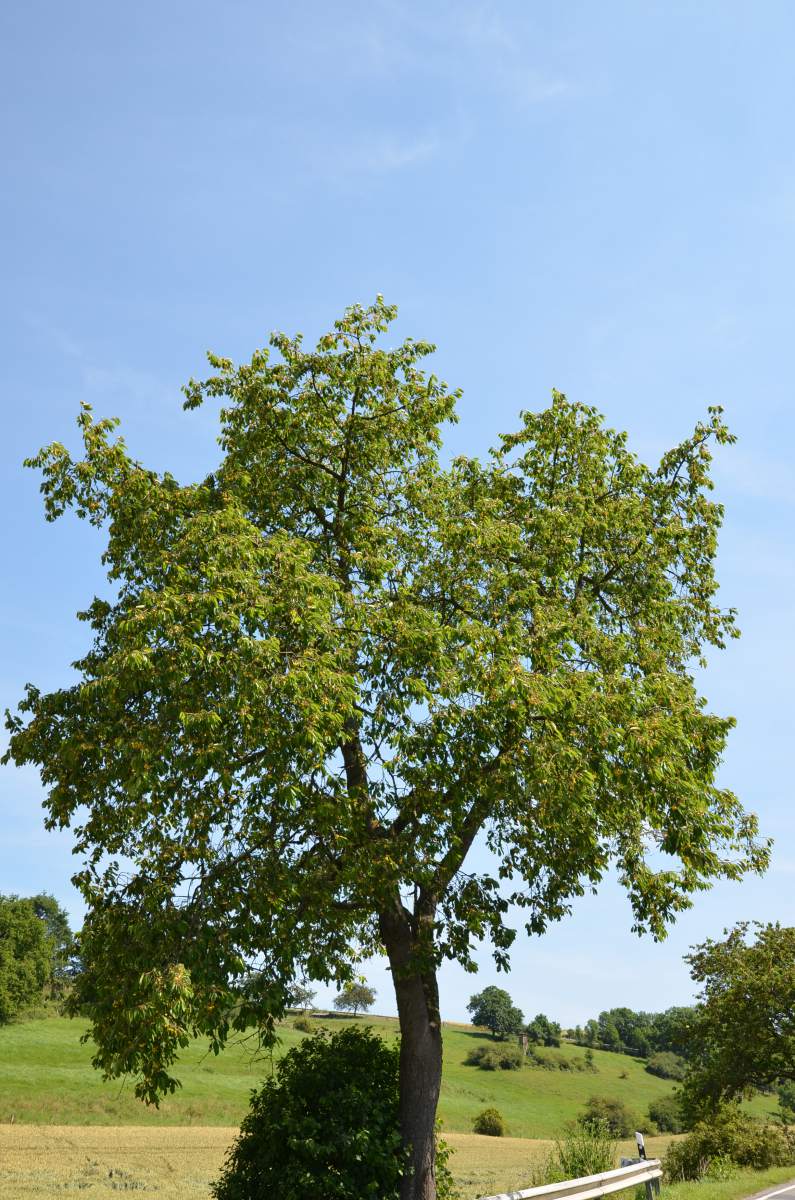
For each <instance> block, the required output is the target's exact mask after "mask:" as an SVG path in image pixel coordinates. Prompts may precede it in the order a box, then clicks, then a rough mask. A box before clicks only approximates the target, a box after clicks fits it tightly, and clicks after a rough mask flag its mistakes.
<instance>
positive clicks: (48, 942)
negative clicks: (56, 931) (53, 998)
mask: <svg viewBox="0 0 795 1200" xmlns="http://www.w3.org/2000/svg"><path fill="white" fill-rule="evenodd" d="M53 951H54V942H53V939H52V938H51V937H50V935H49V933H48V931H47V926H46V924H45V923H44V921H42V920H40V919H39V917H38V915H37V913H36V909H35V906H34V903H33V901H32V900H30V899H20V898H19V896H0V1025H4V1024H6V1022H8V1021H10V1020H11V1019H12V1018H13V1017H16V1016H17V1015H18V1014H19V1013H21V1012H24V1010H25V1009H26V1008H28V1007H30V1005H32V1004H34V1003H35V1002H36V1001H37V1000H39V999H41V996H42V993H43V991H44V988H45V985H46V984H47V983H48V982H49V980H50V978H51V976H52V969H53Z"/></svg>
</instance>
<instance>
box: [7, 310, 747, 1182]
mask: <svg viewBox="0 0 795 1200" xmlns="http://www.w3.org/2000/svg"><path fill="white" fill-rule="evenodd" d="M394 316H395V310H394V309H393V308H391V307H389V306H388V305H386V304H384V302H383V301H382V300H381V299H379V300H378V301H377V302H376V303H375V305H373V306H372V307H370V308H361V307H358V306H357V307H354V308H351V309H349V310H348V311H347V312H346V313H345V315H344V316H343V317H342V319H341V320H339V321H338V322H337V323H336V324H335V327H334V329H333V331H332V332H331V333H329V334H327V335H326V336H324V337H322V338H321V339H320V341H319V343H318V345H317V347H316V348H315V349H314V350H306V349H305V348H304V346H303V344H302V341H301V339H300V338H294V339H291V338H289V337H287V336H285V335H282V334H277V335H274V336H273V337H272V338H271V348H272V350H274V351H276V352H277V353H276V355H273V356H272V355H271V354H270V352H269V351H267V350H260V351H257V352H256V353H255V354H254V356H253V358H252V360H251V362H250V363H247V364H245V365H243V366H239V367H237V366H235V365H234V364H233V363H232V362H231V361H230V360H228V359H225V358H219V357H215V356H211V358H210V363H211V367H212V370H213V374H212V375H211V376H210V378H208V379H207V380H206V381H204V382H195V381H194V382H191V383H190V384H189V385H188V387H187V389H186V391H187V400H186V407H187V408H195V407H196V406H197V405H199V404H201V403H202V401H203V400H204V399H205V397H211V398H214V399H215V398H217V399H219V400H220V401H221V403H222V407H221V417H220V419H221V435H220V446H221V457H220V462H219V464H218V468H217V470H216V471H214V472H213V473H212V474H211V475H209V476H208V477H207V478H206V479H204V480H202V481H201V482H199V483H195V484H187V485H180V484H179V483H178V482H177V480H176V479H174V478H173V476H171V475H169V474H165V475H158V474H157V473H156V472H154V471H152V470H149V469H147V468H145V467H143V466H142V465H141V464H140V463H138V462H136V461H135V460H134V459H133V458H132V457H131V456H130V454H129V453H128V451H127V449H126V447H125V445H124V443H123V442H122V441H121V440H114V425H115V422H114V421H111V420H100V421H95V420H94V419H93V417H92V414H91V412H90V410H89V409H84V410H83V411H82V414H81V416H80V419H79V421H80V428H81V432H82V436H83V443H84V452H83V456H82V457H78V458H73V457H72V455H71V454H70V453H69V451H68V450H67V449H66V448H65V447H64V446H62V445H60V444H53V445H51V446H49V447H47V448H46V449H44V450H42V451H41V452H40V453H39V454H38V455H37V456H36V458H34V459H33V460H32V465H34V466H36V467H38V468H40V469H41V470H42V472H43V477H44V478H43V484H42V490H43V494H44V503H45V507H46V513H47V516H48V518H49V519H50V520H52V519H55V518H56V517H59V516H60V515H61V514H62V513H63V512H64V510H65V509H67V508H73V509H74V510H75V511H76V512H77V514H78V515H79V516H81V517H83V518H85V519H87V520H89V521H90V522H92V524H94V525H96V526H98V527H101V528H103V529H104V530H106V532H107V546H106V550H105V555H104V561H105V563H106V564H107V568H108V573H109V578H110V582H111V585H112V592H111V595H110V597H109V598H107V599H94V600H93V601H92V602H91V603H90V604H89V606H88V608H87V609H86V611H85V613H83V614H82V617H83V619H84V620H85V621H87V622H88V624H89V625H90V627H91V630H92V632H93V644H92V646H91V648H90V649H89V650H88V652H87V653H86V654H85V656H84V657H83V658H82V659H81V660H80V662H79V663H78V664H77V671H78V672H79V675H80V679H79V681H78V682H76V683H75V684H73V685H70V686H68V687H64V688H62V689H59V690H57V691H55V692H52V693H49V694H45V693H42V692H41V691H39V690H38V689H37V688H35V687H29V688H28V691H27V694H26V696H25V698H24V700H23V702H22V704H21V711H20V712H19V713H18V714H17V715H15V716H12V717H10V718H9V724H10V731H11V741H10V749H9V752H8V753H9V756H10V757H11V758H13V759H14V760H15V761H16V762H17V763H20V764H23V763H36V764H38V765H39V767H40V769H41V774H42V778H43V781H44V783H45V785H46V787H47V789H48V797H47V806H48V810H49V815H48V823H49V825H50V826H52V827H65V826H70V825H73V824H74V827H75V834H76V842H77V849H78V851H79V852H81V853H82V854H83V855H84V856H85V867H84V869H83V870H82V871H81V872H80V873H79V874H78V875H77V877H76V880H77V884H78V886H79V888H80V889H81V891H82V893H83V896H84V898H85V900H86V904H87V907H88V915H87V918H86V923H85V927H84V930H83V932H82V935H81V954H82V958H83V964H84V971H83V974H82V976H81V980H80V988H79V993H78V995H79V996H82V998H83V1002H84V1004H85V1005H86V1006H87V1008H88V1011H89V1012H90V1013H91V1019H92V1036H93V1037H94V1039H95V1041H96V1047H97V1049H96V1055H95V1062H96V1064H97V1065H98V1066H99V1067H101V1068H103V1070H105V1071H106V1072H107V1073H109V1074H111V1075H116V1074H120V1073H122V1072H126V1071H135V1072H137V1073H139V1083H138V1085H137V1087H138V1092H139V1094H140V1095H142V1096H144V1097H146V1098H148V1099H150V1100H154V1099H156V1098H157V1097H158V1096H160V1095H161V1094H162V1093H163V1092H164V1091H167V1090H168V1089H170V1088H173V1087H174V1086H175V1084H174V1079H173V1077H172V1075H171V1073H170V1067H171V1064H172V1063H173V1061H174V1058H175V1055H176V1054H177V1051H178V1050H179V1047H180V1046H182V1045H185V1044H186V1043H187V1041H188V1039H189V1038H190V1037H191V1036H193V1034H194V1033H203V1034H206V1035H208V1036H209V1037H210V1039H211V1042H212V1044H213V1046H214V1047H216V1048H217V1047H219V1046H220V1045H221V1044H222V1043H223V1041H224V1039H225V1038H226V1036H227V1035H228V1033H229V1030H230V1023H243V1022H247V1021H249V1020H251V1019H253V1018H256V1019H258V1020H259V1021H260V1022H261V1023H262V1024H263V1026H266V1027H267V1022H268V1019H269V1017H270V1016H272V1014H273V1013H275V1012H278V1011H279V1010H280V1006H281V1005H282V1004H283V1003H284V997H285V994H286V993H287V992H288V991H289V986H290V983H291V982H292V980H293V979H294V978H295V977H296V976H301V975H302V974H303V973H306V974H307V975H308V976H310V977H311V978H313V979H317V980H319V981H328V980H336V981H337V982H340V983H344V982H346V981H347V980H349V979H350V978H352V976H353V974H354V971H355V967H356V963H357V962H358V961H359V959H360V957H361V955H362V954H363V953H369V952H373V951H384V952H385V953H386V955H387V956H388V959H389V963H390V966H391V970H392V976H393V980H394V986H395V991H396V996H397V1006H398V1012H399V1016H400V1027H401V1034H402V1038H401V1060H400V1068H401V1122H402V1132H403V1136H404V1139H405V1141H406V1143H407V1144H408V1145H410V1147H411V1162H412V1166H413V1174H412V1177H411V1179H408V1180H407V1181H406V1183H405V1186H404V1196H405V1197H412V1200H429V1198H431V1197H433V1195H434V1190H435V1184H434V1149H433V1145H434V1139H433V1122H434V1114H435V1110H436V1104H437V1099H438V1095H439V1086H440V1079H441V1062H442V1038H441V1019H440V1013H439V1001H438V990H437V983H436V972H437V968H438V966H439V963H440V962H441V961H442V960H443V959H445V958H454V959H457V960H458V961H459V962H461V963H463V964H464V965H472V962H473V960H472V952H473V944H474V943H475V942H476V941H477V940H478V939H480V938H483V937H486V936H488V937H489V938H490V939H491V942H492V945H493V948H494V954H495V956H496V960H497V963H498V965H499V966H500V967H505V966H507V964H508V958H509V949H510V946H511V943H512V942H513V940H514V936H515V931H514V930H513V929H512V928H510V927H509V926H508V924H507V923H506V915H507V914H508V911H509V908H510V906H511V905H518V906H520V907H521V908H523V909H524V910H525V915H526V925H527V928H528V930H529V931H531V932H533V933H540V932H542V931H543V930H544V929H545V928H546V926H547V924H548V923H549V922H550V921H554V920H557V919H559V918H560V917H562V916H564V915H565V914H566V913H567V912H568V911H569V907H570V903H571V901H572V898H573V897H576V896H579V895H581V894H582V893H583V892H584V891H585V890H587V889H591V888H593V887H594V886H595V885H596V884H597V883H598V882H599V880H600V879H601V878H602V876H603V875H604V873H605V871H606V870H607V869H608V866H609V865H610V864H611V862H614V863H616V864H617V869H618V875H619V878H620V879H621V881H622V882H623V884H624V887H625V888H626V891H627V893H628V895H629V899H630V902H631V905H632V909H633V912H634V928H635V929H636V930H638V931H644V930H650V931H651V932H652V934H653V935H654V936H656V937H662V936H663V934H664V932H665V928H666V925H667V923H668V922H669V921H670V920H672V919H673V918H674V917H675V915H676V913H677V912H679V911H680V910H681V909H683V908H685V907H687V905H688V904H689V903H690V896H691V894H692V893H694V892H697V891H698V890H699V889H701V888H703V887H705V886H707V885H708V884H709V882H710V880H712V879H714V878H716V877H719V876H727V877H730V878H737V877H739V876H741V875H742V874H743V873H744V872H745V871H747V870H749V869H761V868H762V867H763V866H764V864H765V861H766V848H765V846H763V845H760V844H758V843H757V839H756V833H757V828H756V823H755V821H754V819H753V818H752V817H751V816H748V815H747V814H746V813H745V812H744V811H743V809H742V808H741V806H740V804H739V802H738V800H737V799H736V798H735V796H734V795H733V794H732V793H731V792H729V791H726V790H725V789H723V788H720V787H718V786H717V785H716V782H715V772H716V768H717V765H718V762H719V760H720V757H721V753H722V751H723V747H724V744H725V741H726V736H727V733H728V731H729V729H730V727H731V724H732V722H731V720H730V719H728V718H725V717H720V716H715V715H713V714H711V713H709V712H708V711H707V709H706V706H705V702H704V701H703V699H701V697H700V695H699V692H698V690H697V688H696V686H695V683H694V680H693V676H692V669H693V664H694V663H695V662H697V661H698V660H699V659H701V658H702V656H703V652H704V648H705V646H707V645H712V646H722V645H723V644H724V639H725V638H726V636H728V635H730V634H732V632H733V617H732V614H731V613H725V612H722V611H720V610H719V608H718V607H717V604H716V587H717V584H716V580H715V576H714V572H713V558H714V554H715V548H716V536H717V530H718V527H719V525H720V520H721V508H720V506H719V505H717V504H715V503H714V502H713V501H712V500H711V499H710V498H709V487H710V482H709V463H710V445H711V443H713V442H715V441H717V442H719V443H720V442H727V441H729V440H730V436H729V434H728V433H727V431H726V428H725V427H724V425H723V423H722V421H721V417H720V413H719V411H717V410H715V411H712V412H711V414H710V417H709V420H708V421H707V422H706V423H705V424H699V425H698V426H697V427H696V429H695V432H694V433H693V435H692V436H690V437H688V438H686V439H685V440H684V441H683V442H682V443H681V444H680V445H678V446H676V447H674V448H673V449H672V450H670V451H669V452H668V453H666V454H665V455H664V456H663V458H662V460H661V462H660V464H659V466H657V467H651V468H650V467H647V466H645V465H644V464H643V463H641V462H640V461H639V460H638V459H637V458H636V457H635V456H634V455H633V454H632V453H630V452H629V450H628V449H627V446H626V437H625V436H624V435H623V434H619V433H615V432H613V431H612V430H610V429H608V428H606V427H605V426H604V424H603V422H602V419H601V418H600V416H599V414H598V413H597V412H596V411H595V410H594V409H592V408H588V407H585V406H583V405H581V404H577V403H570V402H569V401H568V400H567V399H566V398H565V397H564V396H562V395H559V394H557V393H556V394H554V396H553V401H552V403H551V405H550V406H549V407H548V408H545V409H543V410H542V411H540V412H525V413H523V414H522V417H521V421H520V424H519V429H518V431H517V432H516V433H513V434H510V435H508V436H504V437H502V438H501V439H500V444H499V445H498V447H497V448H496V449H495V450H494V451H493V452H492V454H491V456H490V457H489V458H488V460H487V461H485V462H481V461H479V460H478V459H474V458H459V459H456V460H455V461H454V462H453V463H452V464H451V465H450V466H448V467H443V466H442V465H440V463H439V461H438V457H437V452H438V449H439V446H440V429H441V426H442V425H443V423H444V422H446V421H449V420H451V419H453V416H454V406H455V400H456V393H454V392H451V391H450V390H449V389H448V388H447V386H446V385H445V384H444V383H442V382H440V381H439V380H437V379H436V378H435V377H434V376H433V375H430V376H429V375H426V374H425V373H424V372H423V371H422V369H421V367H422V360H423V359H424V358H425V357H426V355H428V354H429V353H430V352H431V350H432V347H431V346H430V345H428V344H427V343H425V342H415V341H411V340H408V341H405V342H404V343H403V344H402V345H399V346H397V348H395V349H383V348H381V346H380V344H379V335H382V334H383V333H384V332H385V331H386V329H387V326H388V325H389V322H390V321H391V320H392V319H393V318H394ZM478 838H480V839H481V841H482V843H483V845H484V846H486V847H488V849H489V851H490V856H489V857H488V863H489V864H491V865H486V866H480V867H478V868H476V867H474V866H473V865H472V864H471V863H470V862H468V855H469V852H470V850H471V848H472V846H473V843H474V842H475V840H476V839H478ZM661 852H662V855H663V856H664V857H661ZM117 856H124V858H125V862H124V866H123V867H122V866H120V865H118V863H117V862H116V858H117ZM484 861H485V860H484V859H483V858H481V859H480V860H479V862H481V863H483V862H484ZM130 864H132V866H131V865H130ZM465 867H466V869H465ZM253 960H256V963H257V965H258V967H259V970H260V981H261V984H260V987H259V988H258V989H251V988H250V987H249V988H247V989H246V992H245V996H244V999H243V1002H241V1003H239V1004H237V1006H233V1005H231V1004H230V1002H229V1001H230V994H231V995H232V996H235V995H236V991H237V988H236V983H237V981H238V980H239V979H240V978H244V977H245V978H247V977H248V974H249V971H250V968H251V963H252V961H253ZM120 997H121V998H122V1000H123V1003H122V1004H120ZM75 1002H76V1003H77V1002H78V1001H77V999H76V1001H75ZM230 1014H232V1015H230Z"/></svg>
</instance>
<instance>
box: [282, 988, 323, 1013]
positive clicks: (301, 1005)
mask: <svg viewBox="0 0 795 1200" xmlns="http://www.w3.org/2000/svg"><path fill="white" fill-rule="evenodd" d="M316 995H317V992H316V991H314V990H313V989H312V988H311V987H309V986H308V985H307V984H305V983H294V984H292V985H291V987H290V998H289V1003H290V1007H291V1008H297V1009H299V1010H300V1011H301V1012H302V1013H305V1012H306V1010H307V1009H308V1008H311V1007H312V1001H313V1000H314V998H315V996H316Z"/></svg>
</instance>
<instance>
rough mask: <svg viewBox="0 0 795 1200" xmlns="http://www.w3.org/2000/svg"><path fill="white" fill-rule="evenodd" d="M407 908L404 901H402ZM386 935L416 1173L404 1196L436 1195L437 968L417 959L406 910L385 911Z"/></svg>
mask: <svg viewBox="0 0 795 1200" xmlns="http://www.w3.org/2000/svg"><path fill="white" fill-rule="evenodd" d="M401 909H402V906H401ZM381 934H382V937H383V939H384V945H385V946H386V951H387V954H388V955H389V964H390V967H391V969H392V981H393V983H394V986H395V995H396V997H397V1007H398V1016H399V1018H400V1131H401V1135H402V1137H403V1144H404V1145H405V1146H408V1147H409V1152H410V1160H409V1161H410V1163H411V1172H410V1174H409V1175H407V1176H406V1178H405V1179H404V1180H403V1184H402V1187H401V1190H400V1198H401V1200H436V1137H435V1124H436V1108H437V1105H438V1103H439V1090H440V1088H441V1084H442V1022H441V1019H440V1016H439V989H438V986H437V982H436V974H435V972H434V971H432V970H424V971H420V970H419V969H418V968H417V966H416V964H412V952H413V951H416V949H417V946H416V943H415V938H414V933H413V930H412V925H411V921H410V916H409V914H408V912H407V911H406V910H405V909H402V911H400V910H398V911H397V912H394V913H389V914H386V915H382V917H381Z"/></svg>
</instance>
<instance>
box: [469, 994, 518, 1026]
mask: <svg viewBox="0 0 795 1200" xmlns="http://www.w3.org/2000/svg"><path fill="white" fill-rule="evenodd" d="M467 1010H468V1011H469V1012H470V1013H471V1014H472V1023H473V1024H474V1025H483V1026H485V1028H486V1029H490V1030H491V1032H492V1035H493V1036H494V1037H503V1038H504V1037H507V1036H508V1034H510V1033H518V1032H519V1031H520V1029H521V1028H522V1022H523V1021H524V1017H523V1016H522V1012H521V1010H520V1009H518V1008H516V1007H515V1006H514V1003H513V1001H512V1000H511V997H510V996H509V995H508V993H507V992H506V991H505V990H504V989H503V988H498V987H494V985H493V984H492V985H491V986H490V987H487V988H484V989H483V991H482V992H478V993H477V995H475V996H472V997H471V998H470V1001H469V1004H468V1005H467Z"/></svg>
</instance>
